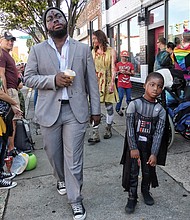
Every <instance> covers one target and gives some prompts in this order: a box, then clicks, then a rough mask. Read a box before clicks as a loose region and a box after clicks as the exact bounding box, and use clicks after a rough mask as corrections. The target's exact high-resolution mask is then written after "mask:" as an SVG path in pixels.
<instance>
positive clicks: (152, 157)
mask: <svg viewBox="0 0 190 220" xmlns="http://www.w3.org/2000/svg"><path fill="white" fill-rule="evenodd" d="M156 162H157V159H156V156H155V155H153V154H151V155H150V157H149V159H148V161H147V164H149V165H150V166H152V167H155V166H156Z"/></svg>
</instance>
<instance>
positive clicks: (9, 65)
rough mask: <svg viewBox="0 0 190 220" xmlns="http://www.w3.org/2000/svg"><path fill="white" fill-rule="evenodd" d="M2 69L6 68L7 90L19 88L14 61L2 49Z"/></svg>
mask: <svg viewBox="0 0 190 220" xmlns="http://www.w3.org/2000/svg"><path fill="white" fill-rule="evenodd" d="M0 67H2V68H5V78H6V81H7V89H10V88H13V89H17V87H18V71H17V68H16V65H15V61H14V59H13V58H12V57H11V55H10V54H9V53H8V52H7V51H5V50H3V49H2V56H0Z"/></svg>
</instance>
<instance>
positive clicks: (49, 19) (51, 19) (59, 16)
mask: <svg viewBox="0 0 190 220" xmlns="http://www.w3.org/2000/svg"><path fill="white" fill-rule="evenodd" d="M55 18H56V19H59V18H62V15H56V16H55ZM53 19H54V18H53V17H48V18H47V20H46V21H47V22H50V21H53Z"/></svg>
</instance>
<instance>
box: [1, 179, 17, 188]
mask: <svg viewBox="0 0 190 220" xmlns="http://www.w3.org/2000/svg"><path fill="white" fill-rule="evenodd" d="M16 185H17V183H16V182H12V181H10V180H5V179H0V189H11V188H13V187H15V186H16Z"/></svg>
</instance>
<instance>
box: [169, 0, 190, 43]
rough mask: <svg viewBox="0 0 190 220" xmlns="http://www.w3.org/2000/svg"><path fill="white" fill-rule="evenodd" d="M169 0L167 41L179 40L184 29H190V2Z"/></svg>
mask: <svg viewBox="0 0 190 220" xmlns="http://www.w3.org/2000/svg"><path fill="white" fill-rule="evenodd" d="M181 3H182V1H181V0H170V1H169V2H168V4H169V6H168V16H169V19H168V25H169V26H168V40H169V41H172V42H174V43H175V39H178V40H181V34H182V33H183V31H184V29H190V13H189V9H190V1H183V4H181Z"/></svg>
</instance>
